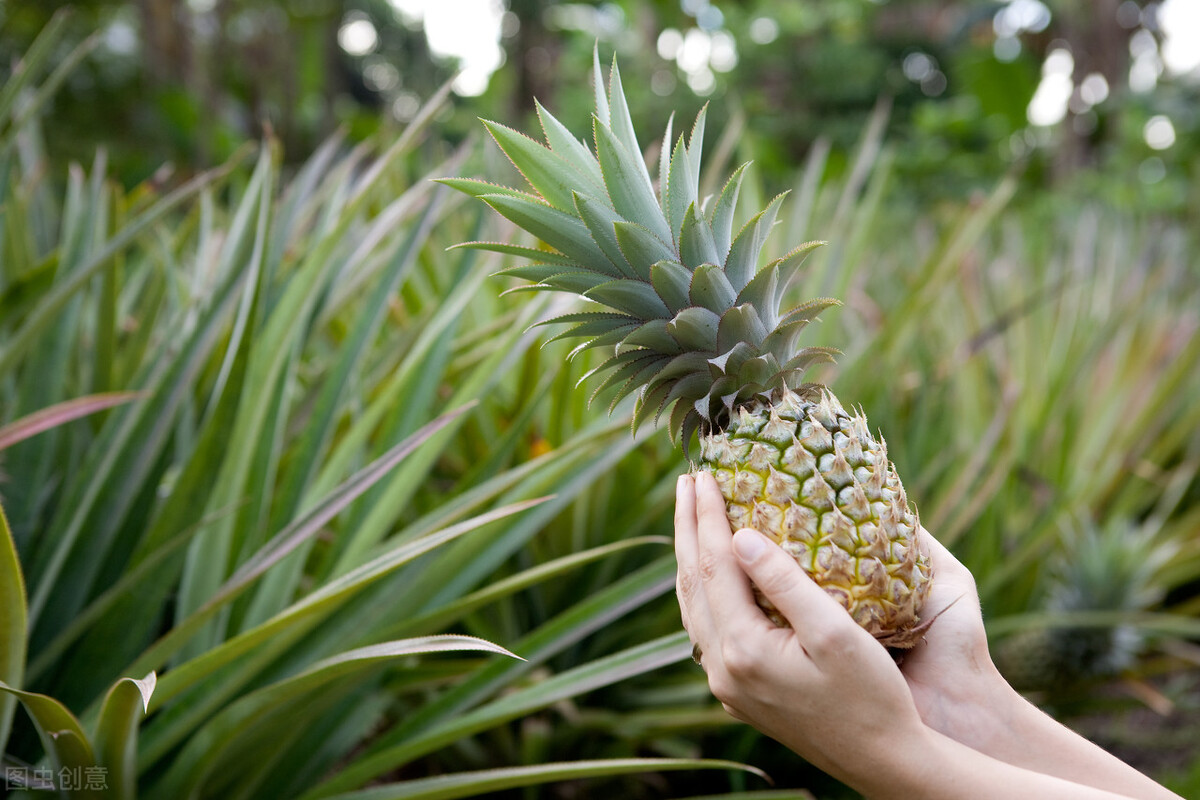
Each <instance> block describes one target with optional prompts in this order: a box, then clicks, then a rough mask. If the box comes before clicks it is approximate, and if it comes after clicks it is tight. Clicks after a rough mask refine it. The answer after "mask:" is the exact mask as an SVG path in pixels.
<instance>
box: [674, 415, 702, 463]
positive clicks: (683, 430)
mask: <svg viewBox="0 0 1200 800" xmlns="http://www.w3.org/2000/svg"><path fill="white" fill-rule="evenodd" d="M679 406H680V407H682V408H683V409H684V410H685V413H684V415H683V423H682V424H681V425H680V430H679V444H680V446H682V447H683V457H684V458H690V457H691V453H690V449H691V444H692V437H693V436H694V435H695V434H696V431H697V430H698V429H699V428H700V423H701V422H702V421H703V420H702V418H701V416H700V415H699V414H697V413H696V412H695V411H693V410H692V409H690V408H688V407H687V406H684V405H683V403H680V404H679ZM672 416H674V415H672ZM671 430H672V431H674V430H675V428H674V426H672V428H671ZM672 435H673V434H672Z"/></svg>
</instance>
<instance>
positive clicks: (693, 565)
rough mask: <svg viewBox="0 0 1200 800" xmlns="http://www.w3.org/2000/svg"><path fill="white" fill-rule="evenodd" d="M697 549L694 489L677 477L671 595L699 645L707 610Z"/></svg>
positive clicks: (688, 481)
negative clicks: (672, 588) (672, 589)
mask: <svg viewBox="0 0 1200 800" xmlns="http://www.w3.org/2000/svg"><path fill="white" fill-rule="evenodd" d="M698 551H699V546H698V543H697V540H696V488H695V481H694V480H693V478H692V476H691V475H680V476H679V480H678V481H677V482H676V484H675V561H676V572H675V594H676V595H677V596H678V598H679V612H680V615H681V617H682V618H683V627H684V628H686V629H687V631H688V634H689V635H690V636H691V638H692V641H693V642H699V641H701V639H700V636H701V631H700V629H701V628H706V627H711V626H707V625H705V623H704V620H705V619H706V618H707V614H708V610H707V606H706V605H705V600H704V596H703V593H702V592H701V591H700V590H699V586H700V577H699V567H698V564H697V562H698V560H699V552H698Z"/></svg>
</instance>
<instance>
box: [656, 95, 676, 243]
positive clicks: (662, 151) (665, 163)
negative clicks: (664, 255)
mask: <svg viewBox="0 0 1200 800" xmlns="http://www.w3.org/2000/svg"><path fill="white" fill-rule="evenodd" d="M674 128H675V112H674V111H672V112H671V116H669V117H667V129H666V130H665V131H664V132H663V139H662V145H661V146H660V147H659V150H658V198H659V203H660V204H661V205H662V207H663V208H666V207H667V189H668V188H669V187H670V185H671V179H670V178H671V136H672V135H673V133H674ZM670 221H671V220H670V215H669V214H668V217H667V222H670Z"/></svg>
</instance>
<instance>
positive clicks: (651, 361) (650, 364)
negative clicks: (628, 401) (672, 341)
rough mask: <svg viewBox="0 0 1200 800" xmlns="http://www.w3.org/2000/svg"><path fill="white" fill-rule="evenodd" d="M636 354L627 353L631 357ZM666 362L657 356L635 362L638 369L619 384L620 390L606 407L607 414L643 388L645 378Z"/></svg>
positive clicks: (634, 351)
mask: <svg viewBox="0 0 1200 800" xmlns="http://www.w3.org/2000/svg"><path fill="white" fill-rule="evenodd" d="M636 352H637V351H636V350H630V351H629V353H630V354H631V355H632V354H634V353H636ZM666 360H667V358H666V357H665V356H659V355H650V356H646V357H642V358H641V359H639V360H638V361H637V362H636V363H637V364H638V365H639V368H638V369H637V370H636V371H634V372H633V374H632V375H630V376H629V377H628V378H626V379H625V383H623V384H621V388H620V389H618V390H617V392H616V394H614V395H613V399H612V402H611V403H609V405H608V413H610V414H611V413H612V412H613V411H614V410H615V409H616V407H617V404H618V403H620V402H621V401H622V400H624V399H625V398H626V397H628V396H629V395H630V394H632V393H633V392H636V391H638V390H639V389H641V388H643V387H644V386H645V385H646V379H647V377H649V376H650V375H653V374H654V373H655V372H657V371H658V370H659V368H660V367H661V366H662V364H663V362H664V361H666Z"/></svg>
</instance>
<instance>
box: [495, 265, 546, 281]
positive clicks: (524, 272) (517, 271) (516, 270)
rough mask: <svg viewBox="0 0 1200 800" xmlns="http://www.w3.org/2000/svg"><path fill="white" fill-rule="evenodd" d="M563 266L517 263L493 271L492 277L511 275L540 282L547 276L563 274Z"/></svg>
mask: <svg viewBox="0 0 1200 800" xmlns="http://www.w3.org/2000/svg"><path fill="white" fill-rule="evenodd" d="M563 266H564V265H563V264H516V265H514V266H511V267H505V268H504V269H501V270H497V271H496V272H493V273H492V277H502V276H509V277H513V278H520V279H521V280H526V281H535V282H539V283H540V282H541V281H544V280H546V278H550V277H553V276H555V275H562V274H563Z"/></svg>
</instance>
